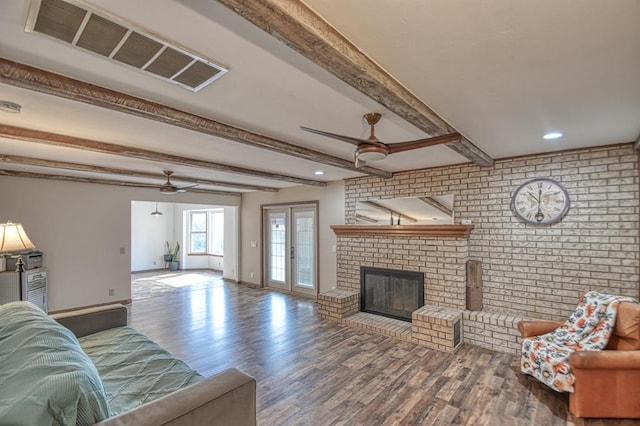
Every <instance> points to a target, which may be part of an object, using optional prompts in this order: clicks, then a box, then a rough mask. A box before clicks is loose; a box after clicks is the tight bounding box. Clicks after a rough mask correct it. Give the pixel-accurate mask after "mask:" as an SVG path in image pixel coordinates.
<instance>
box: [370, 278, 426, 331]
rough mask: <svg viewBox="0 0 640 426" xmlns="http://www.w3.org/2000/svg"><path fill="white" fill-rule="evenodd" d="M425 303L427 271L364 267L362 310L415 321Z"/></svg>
mask: <svg viewBox="0 0 640 426" xmlns="http://www.w3.org/2000/svg"><path fill="white" fill-rule="evenodd" d="M423 305H424V273H422V272H412V271H400V270H395V269H383V268H374V267H370V266H361V267H360V310H361V311H362V312H369V313H371V314H377V315H383V316H385V317H390V318H396V319H400V320H403V321H408V322H411V313H412V312H413V311H415V310H417V309H418V308H420V307H421V306H423Z"/></svg>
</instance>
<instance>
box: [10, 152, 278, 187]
mask: <svg viewBox="0 0 640 426" xmlns="http://www.w3.org/2000/svg"><path fill="white" fill-rule="evenodd" d="M0 163H10V164H21V165H26V166H36V167H47V168H53V169H64V170H74V171H81V172H91V173H102V174H110V175H119V176H130V177H140V178H149V179H158V182H159V185H161V184H162V183H163V182H164V181H165V180H166V179H167V176H166V175H165V174H162V173H149V172H140V171H136V170H125V169H116V168H113V167H102V166H94V165H88V164H79V163H70V162H66V161H55V160H45V159H41V158H33V157H23V156H19V155H9V154H0ZM171 180H172V181H182V182H190V183H199V184H203V185H215V186H222V187H225V188H236V189H243V190H250V191H266V192H278V188H273V187H266V186H257V185H245V184H242V183H232V182H222V181H217V180H209V179H200V178H194V177H187V176H180V175H175V174H174V175H171Z"/></svg>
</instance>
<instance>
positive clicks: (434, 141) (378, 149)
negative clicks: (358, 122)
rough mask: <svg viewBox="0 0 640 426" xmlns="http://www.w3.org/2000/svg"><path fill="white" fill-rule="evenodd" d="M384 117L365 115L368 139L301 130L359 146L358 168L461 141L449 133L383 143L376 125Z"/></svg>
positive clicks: (373, 113)
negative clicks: (406, 152)
mask: <svg viewBox="0 0 640 426" xmlns="http://www.w3.org/2000/svg"><path fill="white" fill-rule="evenodd" d="M381 117H382V116H381V115H380V114H379V113H377V112H370V113H368V114H365V115H364V116H363V117H362V118H363V119H364V121H365V122H366V123H367V124H368V125H369V126H370V127H371V135H370V136H369V137H368V138H367V139H358V138H352V137H350V136H343V135H337V134H335V133H329V132H325V131H323V130H316V129H310V128H308V127H303V126H300V129H302V130H304V131H305V132H311V133H315V134H318V135H322V136H326V137H329V138H333V139H338V140H341V141H343V142H349V143H351V144H354V145H356V146H357V148H356V151H355V153H354V160H355V166H356V167H362V166H364V165H365V164H366V162H367V161H379V160H383V159H385V158H386V157H387V155H389V154H395V153H396V152H402V151H409V150H411V149H418V148H425V147H427V146H432V145H439V144H442V143H446V142H452V141H456V140H460V138H461V136H460V134H459V133H455V132H454V133H449V134H446V135H441V136H434V137H431V138H425V139H417V140H414V141H407V142H398V143H390V144H387V143H384V142H381V141H380V140H379V139H378V138H377V137H376V135H375V133H374V128H375V125H376V124H377V123H378V121H380V118H381Z"/></svg>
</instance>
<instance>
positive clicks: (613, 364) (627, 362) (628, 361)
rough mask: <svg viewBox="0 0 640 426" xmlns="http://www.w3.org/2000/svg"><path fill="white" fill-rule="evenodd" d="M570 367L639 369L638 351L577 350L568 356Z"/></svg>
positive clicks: (639, 356) (639, 354) (639, 357)
mask: <svg viewBox="0 0 640 426" xmlns="http://www.w3.org/2000/svg"><path fill="white" fill-rule="evenodd" d="M569 365H571V368H572V369H575V368H582V369H601V370H621V369H640V351H608V350H605V351H579V352H574V353H572V354H571V355H570V356H569Z"/></svg>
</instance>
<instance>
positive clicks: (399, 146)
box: [386, 133, 462, 154]
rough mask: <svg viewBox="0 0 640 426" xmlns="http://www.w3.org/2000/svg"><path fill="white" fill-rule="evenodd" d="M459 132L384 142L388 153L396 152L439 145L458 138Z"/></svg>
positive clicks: (459, 136)
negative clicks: (412, 139)
mask: <svg viewBox="0 0 640 426" xmlns="http://www.w3.org/2000/svg"><path fill="white" fill-rule="evenodd" d="M461 137H462V136H461V135H460V133H449V134H447V135H440V136H434V137H431V138H425V139H418V140H415V141H408V142H398V143H390V144H386V145H387V147H388V148H389V154H393V153H396V152H403V151H409V150H411V149H418V148H426V147H428V146H433V145H440V144H443V143H447V142H453V141H457V140H460V138H461Z"/></svg>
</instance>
